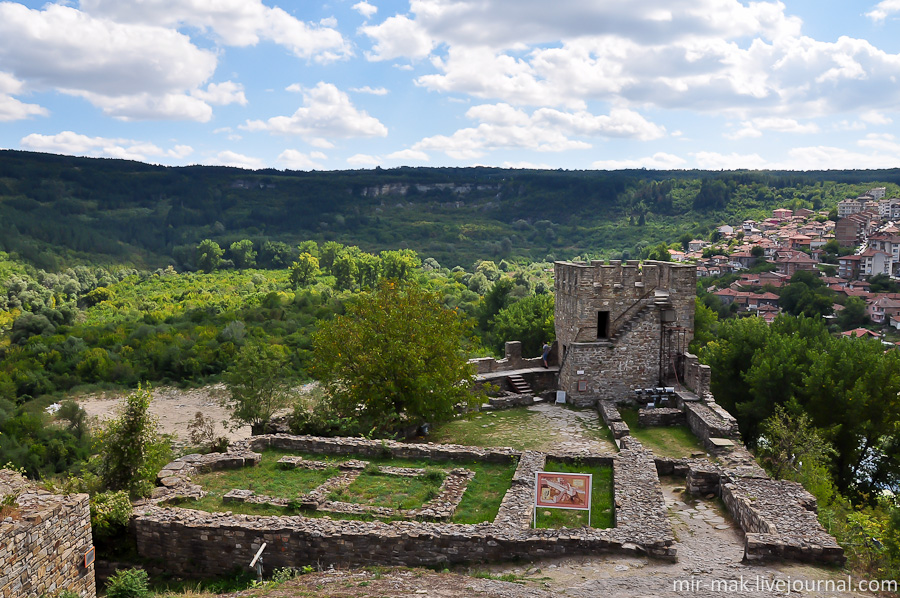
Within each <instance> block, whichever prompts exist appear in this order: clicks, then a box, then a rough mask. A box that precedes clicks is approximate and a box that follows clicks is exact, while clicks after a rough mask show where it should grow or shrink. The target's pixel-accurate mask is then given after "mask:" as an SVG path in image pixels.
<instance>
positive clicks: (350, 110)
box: [242, 82, 388, 147]
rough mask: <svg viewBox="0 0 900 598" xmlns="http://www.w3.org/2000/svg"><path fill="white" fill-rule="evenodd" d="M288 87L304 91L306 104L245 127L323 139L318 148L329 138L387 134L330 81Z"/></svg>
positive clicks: (384, 128)
mask: <svg viewBox="0 0 900 598" xmlns="http://www.w3.org/2000/svg"><path fill="white" fill-rule="evenodd" d="M288 89H290V90H292V91H300V92H301V93H302V94H303V106H301V107H300V108H298V109H297V111H296V112H294V114H293V115H291V116H275V117H272V118H270V119H268V120H266V121H261V120H252V121H247V123H246V124H245V125H243V127H242V128H244V129H247V130H248V131H268V132H269V133H272V134H278V135H297V136H299V137H303V138H305V139H309V140H312V141H324V143H319V145H318V147H328V146H330V142H328V141H326V140H327V138H333V137H339V138H349V137H384V136H386V135H387V132H388V131H387V127H385V126H384V125H383V124H381V122H380V121H379V120H378V119H377V118H374V117H372V116H369V115H368V114H367V113H366V112H365V111H363V110H358V109H357V108H356V107H355V106H354V105H353V103H352V102H351V101H350V98H349V97H347V94H346V93H344V92H342V91H341V90H339V89H338V88H337V87H335V86H334V85H332V84H331V83H324V82H320V83H319V84H318V85H316V86H315V87H313V88H310V89H307V88H302V87H300V86H295V85H292V86H291V87H289V88H288Z"/></svg>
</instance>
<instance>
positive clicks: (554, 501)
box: [534, 471, 591, 512]
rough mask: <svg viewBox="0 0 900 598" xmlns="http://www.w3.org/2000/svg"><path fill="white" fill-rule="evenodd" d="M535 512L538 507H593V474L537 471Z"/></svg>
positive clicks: (584, 508)
mask: <svg viewBox="0 0 900 598" xmlns="http://www.w3.org/2000/svg"><path fill="white" fill-rule="evenodd" d="M534 475H535V485H534V487H535V490H536V492H535V496H534V504H535V512H536V511H537V508H538V507H543V508H551V509H580V510H582V511H590V509H591V474H589V473H559V472H554V471H538V472H535V474H534Z"/></svg>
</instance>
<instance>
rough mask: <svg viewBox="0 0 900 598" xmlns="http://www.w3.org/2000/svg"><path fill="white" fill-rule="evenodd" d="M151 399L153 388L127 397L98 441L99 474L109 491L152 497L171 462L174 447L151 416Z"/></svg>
mask: <svg viewBox="0 0 900 598" xmlns="http://www.w3.org/2000/svg"><path fill="white" fill-rule="evenodd" d="M151 400H152V396H151V394H150V389H149V388H140V387H139V388H138V389H137V390H136V391H134V392H132V393H129V394H128V395H126V396H125V399H124V401H123V404H122V406H121V408H120V410H119V413H118V415H117V416H116V417H114V418H112V419H110V420H109V421H108V422H106V423H105V424H104V425H103V427H102V428H101V429H100V431H99V432H98V434H97V435H96V437H95V439H94V441H95V447H96V450H97V453H98V457H97V462H96V466H97V473H98V474H99V476H100V480H101V481H102V483H103V486H104V487H105V488H106V489H108V490H125V491H127V492H128V493H129V494H130V495H131V496H132V497H141V496H149V494H150V491H151V490H152V489H153V485H154V482H155V480H156V474H157V473H158V472H159V470H160V468H161V467H162V466H163V465H165V464H166V463H167V462H168V460H169V457H170V454H171V448H170V446H169V443H168V442H167V440H166V439H165V437H163V436H162V435H160V433H159V428H158V425H157V421H156V417H154V416H153V415H152V414H151V413H150V401H151Z"/></svg>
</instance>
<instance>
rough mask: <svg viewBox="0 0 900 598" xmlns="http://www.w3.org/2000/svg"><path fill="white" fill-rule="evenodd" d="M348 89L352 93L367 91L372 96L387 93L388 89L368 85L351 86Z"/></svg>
mask: <svg viewBox="0 0 900 598" xmlns="http://www.w3.org/2000/svg"><path fill="white" fill-rule="evenodd" d="M350 91H352V92H354V93H368V94H371V95H373V96H386V95H387V94H388V90H387V89H385V88H384V87H374V88H373V87H369V86H368V85H366V86H365V87H351V88H350Z"/></svg>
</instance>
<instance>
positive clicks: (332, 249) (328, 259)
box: [319, 241, 344, 274]
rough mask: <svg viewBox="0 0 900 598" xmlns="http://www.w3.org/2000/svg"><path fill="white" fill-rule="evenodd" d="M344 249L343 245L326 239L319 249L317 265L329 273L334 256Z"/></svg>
mask: <svg viewBox="0 0 900 598" xmlns="http://www.w3.org/2000/svg"><path fill="white" fill-rule="evenodd" d="M343 251H344V246H343V245H341V244H340V243H338V242H337V241H328V242H327V243H325V244H324V245H323V246H322V248H321V249H320V250H319V266H321V268H322V270H324V271H325V272H327V273H329V274H331V273H332V272H331V266H332V265H333V264H334V260H335V258H337V256H338V255H339V254H341V253H342V252H343Z"/></svg>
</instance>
